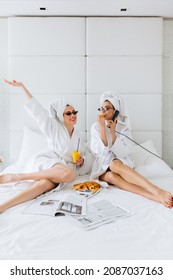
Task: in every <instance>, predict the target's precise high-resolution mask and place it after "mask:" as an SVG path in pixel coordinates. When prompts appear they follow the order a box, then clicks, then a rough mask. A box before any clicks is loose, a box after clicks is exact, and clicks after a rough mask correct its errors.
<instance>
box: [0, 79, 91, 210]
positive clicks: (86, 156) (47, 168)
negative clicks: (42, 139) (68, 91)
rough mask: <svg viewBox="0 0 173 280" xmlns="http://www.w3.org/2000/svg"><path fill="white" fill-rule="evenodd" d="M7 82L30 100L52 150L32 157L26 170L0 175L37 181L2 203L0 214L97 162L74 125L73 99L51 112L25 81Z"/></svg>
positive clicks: (29, 108) (0, 179) (53, 106)
mask: <svg viewBox="0 0 173 280" xmlns="http://www.w3.org/2000/svg"><path fill="white" fill-rule="evenodd" d="M5 82H6V83H7V84H8V85H10V86H13V87H19V88H21V89H22V90H23V91H24V93H25V95H26V97H27V99H28V102H27V103H26V105H25V109H26V110H27V112H28V113H29V114H30V116H31V117H32V118H33V119H35V120H36V122H37V123H38V126H39V128H40V130H41V131H42V132H43V133H44V134H45V136H46V137H47V142H48V149H47V150H46V151H43V152H42V153H39V154H37V155H36V156H34V157H33V158H31V159H29V161H28V163H27V165H26V168H25V170H24V173H21V174H4V175H1V176H0V184H5V183H11V182H19V181H24V180H34V183H33V185H32V187H30V188H28V189H27V190H25V191H24V192H23V193H21V194H19V195H17V196H16V197H14V198H12V199H10V200H9V201H7V202H5V203H3V204H1V205H0V213H1V212H3V211H5V210H6V209H8V208H10V207H12V206H15V205H17V204H20V203H22V202H25V201H28V200H31V199H33V198H35V197H37V196H39V195H41V194H42V193H45V192H47V191H50V190H52V189H54V188H55V187H57V186H58V188H59V189H60V188H61V187H62V186H63V185H64V183H68V182H72V181H74V179H75V176H76V175H83V174H86V173H89V172H90V171H91V168H92V163H93V155H92V154H91V153H90V151H89V150H88V148H87V147H86V145H85V143H84V142H83V140H82V138H81V136H80V134H79V133H78V132H77V131H76V130H75V128H74V126H75V124H76V122H77V113H78V111H76V110H75V109H74V107H73V106H72V105H70V104H69V102H67V101H66V100H65V99H64V98H59V99H56V100H55V101H54V102H53V103H52V104H51V105H50V113H48V111H47V110H46V109H45V108H43V107H42V105H41V104H40V103H39V102H38V101H37V100H36V99H35V98H34V97H33V96H32V95H31V93H30V92H29V91H28V90H27V89H26V87H25V86H24V85H23V83H21V82H17V81H15V80H13V81H12V82H11V81H7V80H5ZM33 141H34V139H33ZM75 150H78V151H79V152H80V158H79V159H78V160H76V161H75V162H73V159H72V153H73V151H75Z"/></svg>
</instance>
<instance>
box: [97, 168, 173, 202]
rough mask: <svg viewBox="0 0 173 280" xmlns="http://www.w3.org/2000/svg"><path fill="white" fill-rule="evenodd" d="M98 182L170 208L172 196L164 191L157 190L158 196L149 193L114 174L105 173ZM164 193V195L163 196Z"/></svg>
mask: <svg viewBox="0 0 173 280" xmlns="http://www.w3.org/2000/svg"><path fill="white" fill-rule="evenodd" d="M100 180H102V181H105V182H107V183H109V184H111V185H114V186H117V187H118V188H120V189H122V190H125V191H128V192H132V193H135V194H139V195H142V196H144V197H146V198H148V199H151V200H153V201H156V202H160V203H162V204H163V205H165V206H166V207H170V206H172V195H171V194H170V193H169V192H166V191H164V190H161V189H159V190H160V191H159V192H158V193H159V195H156V194H153V193H152V192H149V191H148V190H146V189H145V188H143V187H140V186H138V185H137V184H132V183H129V182H127V181H126V180H125V179H124V178H122V177H121V176H120V175H118V174H115V173H114V172H111V171H109V172H106V173H104V174H103V175H101V176H100ZM165 193H166V195H165ZM162 194H163V197H166V198H167V199H163V197H162Z"/></svg>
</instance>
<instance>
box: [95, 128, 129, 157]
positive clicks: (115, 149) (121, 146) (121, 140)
mask: <svg viewBox="0 0 173 280" xmlns="http://www.w3.org/2000/svg"><path fill="white" fill-rule="evenodd" d="M119 128H120V133H123V134H125V135H127V136H128V137H130V138H131V137H132V136H131V133H130V130H129V129H128V128H127V127H126V126H125V125H119ZM106 134H107V139H108V146H105V145H104V144H103V142H102V140H101V138H100V133H99V128H98V125H97V123H94V124H93V126H92V127H91V145H90V147H91V150H92V151H93V153H95V154H96V155H102V156H106V155H107V154H108V152H109V151H111V152H112V153H114V155H115V156H116V157H118V158H125V157H127V156H128V155H130V154H131V152H132V142H131V141H130V140H129V139H127V137H125V136H124V135H121V134H118V133H117V138H116V141H115V143H114V144H113V145H112V137H111V135H110V133H109V128H107V129H106Z"/></svg>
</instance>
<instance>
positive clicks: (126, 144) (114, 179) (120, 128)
mask: <svg viewBox="0 0 173 280" xmlns="http://www.w3.org/2000/svg"><path fill="white" fill-rule="evenodd" d="M100 105H101V107H100V108H99V111H101V112H102V113H101V114H100V115H98V117H97V122H95V123H94V124H93V126H92V128H91V150H92V151H93V153H94V154H95V155H96V159H95V162H94V164H93V170H92V174H91V179H92V180H95V179H99V180H101V181H104V182H106V185H107V183H108V184H110V185H114V186H117V187H119V188H120V189H123V190H125V191H129V192H133V193H136V194H139V195H142V196H145V197H147V198H149V199H151V200H154V201H157V202H159V203H162V204H163V205H165V206H166V207H168V208H172V206H173V199H172V194H171V193H170V192H168V191H165V190H162V189H160V188H158V187H157V186H155V185H153V184H152V183H150V182H149V181H148V180H146V179H145V178H144V177H143V176H141V175H140V174H139V173H137V172H136V171H135V170H134V162H133V160H132V158H131V152H132V142H131V141H130V140H129V137H130V138H131V133H130V121H129V117H128V112H127V108H126V106H125V104H124V102H123V99H122V98H121V97H120V96H117V95H113V94H112V93H111V92H105V93H104V94H102V95H101V98H100ZM118 113H119V114H118ZM114 117H115V120H114ZM124 135H126V136H127V137H128V138H127V137H125V136H124Z"/></svg>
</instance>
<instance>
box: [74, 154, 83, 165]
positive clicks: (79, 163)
mask: <svg viewBox="0 0 173 280" xmlns="http://www.w3.org/2000/svg"><path fill="white" fill-rule="evenodd" d="M83 163H84V158H83V157H82V156H80V158H79V159H78V160H77V161H76V162H75V164H76V166H78V167H80V166H82V165H83Z"/></svg>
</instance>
